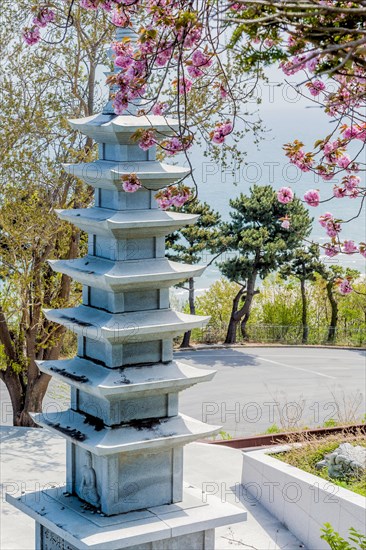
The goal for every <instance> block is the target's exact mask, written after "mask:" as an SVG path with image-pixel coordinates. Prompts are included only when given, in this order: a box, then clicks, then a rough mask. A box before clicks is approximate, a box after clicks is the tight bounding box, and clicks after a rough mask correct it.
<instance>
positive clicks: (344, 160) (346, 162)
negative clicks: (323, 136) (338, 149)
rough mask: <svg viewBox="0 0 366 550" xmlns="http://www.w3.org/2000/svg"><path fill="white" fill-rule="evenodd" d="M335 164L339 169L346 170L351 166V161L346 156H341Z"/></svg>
mask: <svg viewBox="0 0 366 550" xmlns="http://www.w3.org/2000/svg"><path fill="white" fill-rule="evenodd" d="M337 164H338V166H339V167H340V168H348V166H349V165H350V164H351V159H350V157H349V156H348V155H343V156H342V157H341V158H339V159H338V161H337Z"/></svg>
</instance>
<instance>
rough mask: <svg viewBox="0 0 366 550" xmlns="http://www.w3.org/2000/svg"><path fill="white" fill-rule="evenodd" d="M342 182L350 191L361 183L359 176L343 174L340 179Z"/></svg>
mask: <svg viewBox="0 0 366 550" xmlns="http://www.w3.org/2000/svg"><path fill="white" fill-rule="evenodd" d="M342 182H343V184H344V186H345V188H346V189H348V191H352V189H354V188H355V187H358V186H359V185H360V183H361V178H360V177H359V176H355V175H351V176H345V177H344V178H343V179H342Z"/></svg>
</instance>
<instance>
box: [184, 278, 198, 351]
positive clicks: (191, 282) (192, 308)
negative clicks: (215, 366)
mask: <svg viewBox="0 0 366 550" xmlns="http://www.w3.org/2000/svg"><path fill="white" fill-rule="evenodd" d="M188 302H189V313H190V314H191V315H196V306H195V305H194V279H193V277H191V278H190V279H189V295H188ZM191 334H192V331H191V330H188V331H187V332H185V333H184V336H183V340H182V343H181V345H180V347H181V348H189V346H190V342H191Z"/></svg>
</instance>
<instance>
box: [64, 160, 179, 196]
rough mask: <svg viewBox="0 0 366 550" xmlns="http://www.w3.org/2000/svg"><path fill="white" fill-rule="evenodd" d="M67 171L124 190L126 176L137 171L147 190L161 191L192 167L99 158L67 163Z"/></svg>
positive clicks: (101, 185)
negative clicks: (90, 160) (124, 177)
mask: <svg viewBox="0 0 366 550" xmlns="http://www.w3.org/2000/svg"><path fill="white" fill-rule="evenodd" d="M63 168H64V170H65V171H66V172H67V173H68V174H70V175H72V176H75V177H77V178H79V179H81V180H83V181H85V182H86V183H87V184H88V185H91V186H92V187H98V188H101V189H113V190H116V189H117V190H119V191H121V190H122V179H121V178H122V177H123V176H127V175H129V174H131V173H133V174H136V175H137V177H138V178H139V180H140V181H141V183H142V185H143V187H144V188H146V189H151V190H155V191H156V190H158V189H162V188H163V187H165V186H167V185H170V184H172V183H175V182H176V181H178V180H180V179H181V178H183V177H184V176H186V175H187V174H189V169H187V168H183V167H181V166H174V165H172V164H165V163H162V162H158V161H154V160H136V161H135V160H132V161H124V162H116V161H110V160H96V161H94V162H85V163H80V164H63Z"/></svg>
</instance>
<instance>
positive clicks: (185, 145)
mask: <svg viewBox="0 0 366 550" xmlns="http://www.w3.org/2000/svg"><path fill="white" fill-rule="evenodd" d="M192 143H193V142H192V139H191V138H189V137H186V138H181V137H176V136H174V137H172V138H170V139H166V140H165V141H162V142H161V144H160V147H161V148H162V149H163V150H164V151H165V154H166V155H167V156H168V157H172V156H174V155H176V154H177V153H182V152H183V151H187V150H188V149H189V148H190V147H191V145H192Z"/></svg>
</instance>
